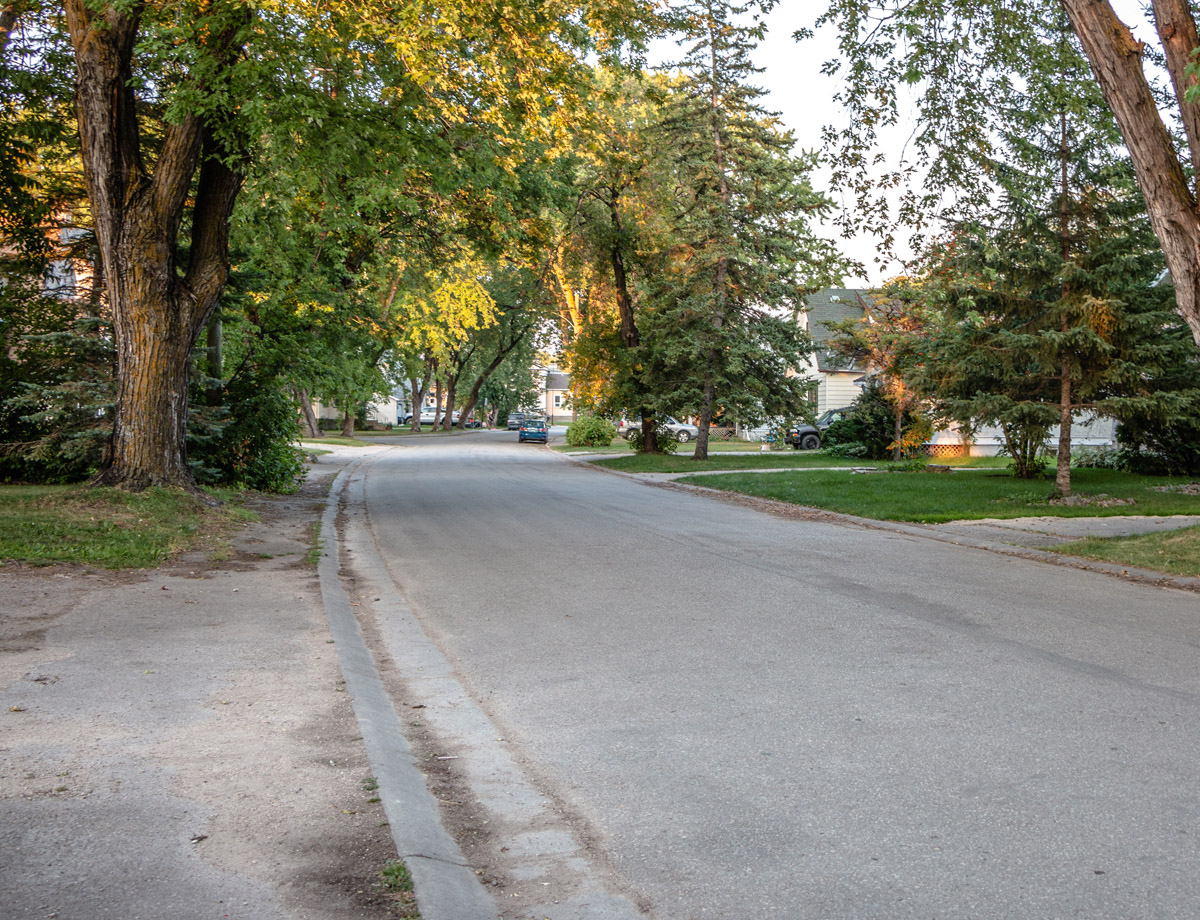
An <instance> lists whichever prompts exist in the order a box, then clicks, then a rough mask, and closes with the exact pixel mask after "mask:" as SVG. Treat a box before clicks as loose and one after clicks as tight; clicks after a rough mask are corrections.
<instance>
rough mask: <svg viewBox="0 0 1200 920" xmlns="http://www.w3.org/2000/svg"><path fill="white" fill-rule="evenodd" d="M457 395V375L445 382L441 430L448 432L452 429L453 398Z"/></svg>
mask: <svg viewBox="0 0 1200 920" xmlns="http://www.w3.org/2000/svg"><path fill="white" fill-rule="evenodd" d="M457 393H458V374H454V375H453V376H452V377H450V378H448V379H447V380H446V408H445V414H444V415H443V416H442V430H443V431H449V430H450V429H451V428H453V427H454V398H455V396H456V395H457Z"/></svg>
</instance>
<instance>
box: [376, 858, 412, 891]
mask: <svg viewBox="0 0 1200 920" xmlns="http://www.w3.org/2000/svg"><path fill="white" fill-rule="evenodd" d="M379 877H380V880H381V881H382V882H383V887H384V888H387V889H388V890H389V891H412V890H413V878H412V873H411V872H409V871H408V866H406V865H405V864H404V863H403V862H402V861H401V860H399V859H389V860H388V861H387V862H386V863H385V864H384V866H383V869H382V870H381V871H380V873H379Z"/></svg>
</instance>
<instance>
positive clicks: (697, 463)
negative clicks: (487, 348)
mask: <svg viewBox="0 0 1200 920" xmlns="http://www.w3.org/2000/svg"><path fill="white" fill-rule="evenodd" d="M590 462H592V463H595V464H596V465H597V466H603V467H606V468H608V469H610V470H619V471H620V472H622V473H702V472H709V471H713V470H762V469H774V468H792V467H794V468H796V469H828V468H830V467H834V468H837V469H853V468H858V467H876V468H878V469H881V470H886V469H891V468H893V467H895V464H893V463H892V462H890V461H886V460H880V461H871V460H860V459H854V458H851V457H831V456H829V455H828V454H825V453H823V452H821V451H811V450H805V451H794V450H789V451H782V450H781V451H755V452H753V453H731V454H727V455H722V454H719V453H717V454H709V457H708V459H707V460H693V459H692V457H691V454H674V455H672V454H631V455H630V456H628V457H609V458H607V459H604V460H592V461H590ZM937 463H938V464H940V465H943V466H951V465H952V466H955V467H957V468H960V469H1003V468H1004V467H1006V466H1007V465H1008V460H1007V458H1004V457H956V458H953V459H950V460H944V461H943V460H938V461H937Z"/></svg>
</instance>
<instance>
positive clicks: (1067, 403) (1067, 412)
mask: <svg viewBox="0 0 1200 920" xmlns="http://www.w3.org/2000/svg"><path fill="white" fill-rule="evenodd" d="M1059 394H1060V398H1059V405H1058V456H1057V460H1058V464H1057V466H1056V468H1055V472H1054V494H1055V496H1056V497H1058V498H1069V497H1070V495H1071V359H1070V357H1069V356H1065V357H1064V358H1063V359H1062V373H1061V375H1060V377H1059Z"/></svg>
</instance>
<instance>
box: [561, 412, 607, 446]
mask: <svg viewBox="0 0 1200 920" xmlns="http://www.w3.org/2000/svg"><path fill="white" fill-rule="evenodd" d="M616 436H617V429H616V427H615V426H614V425H613V423H612V422H610V421H609V420H608V419H604V418H600V417H599V416H598V415H584V416H582V417H580V418H577V419H576V420H575V421H573V422H572V423H571V424H570V425H568V426H567V443H568V444H569V445H571V446H572V447H607V446H608V445H609V444H611V443H612V442H613V439H614V438H615V437H616Z"/></svg>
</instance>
